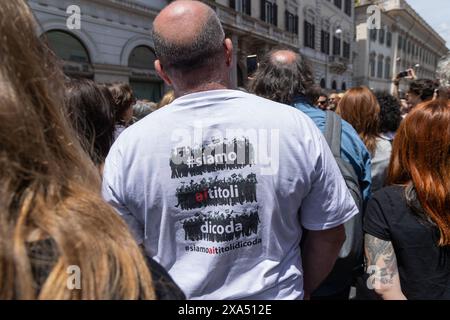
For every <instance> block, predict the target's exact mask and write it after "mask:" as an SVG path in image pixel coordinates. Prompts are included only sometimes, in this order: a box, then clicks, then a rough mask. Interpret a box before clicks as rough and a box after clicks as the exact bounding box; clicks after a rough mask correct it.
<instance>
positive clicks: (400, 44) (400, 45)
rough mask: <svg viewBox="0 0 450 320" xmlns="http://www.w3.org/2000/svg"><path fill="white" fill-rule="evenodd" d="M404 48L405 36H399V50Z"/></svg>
mask: <svg viewBox="0 0 450 320" xmlns="http://www.w3.org/2000/svg"><path fill="white" fill-rule="evenodd" d="M402 48H403V38H402V36H398V50H402Z"/></svg>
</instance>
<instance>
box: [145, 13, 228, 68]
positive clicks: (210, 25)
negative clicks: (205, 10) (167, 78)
mask: <svg viewBox="0 0 450 320" xmlns="http://www.w3.org/2000/svg"><path fill="white" fill-rule="evenodd" d="M224 39H225V33H224V31H223V28H222V25H221V23H220V20H219V18H218V17H217V15H216V14H215V13H214V11H212V12H211V14H210V16H209V17H208V19H207V20H206V22H205V24H204V25H203V26H202V28H201V30H200V31H199V32H198V34H197V36H196V37H195V38H194V39H193V41H186V42H185V43H181V44H180V43H174V42H171V41H169V40H168V39H165V38H164V37H163V35H161V34H159V33H158V32H157V31H156V29H155V28H153V42H154V47H155V52H156V56H157V57H158V59H159V60H160V61H161V64H162V65H163V66H164V68H165V69H166V70H170V69H175V70H179V71H182V72H187V71H192V70H196V69H199V68H202V67H204V66H208V65H211V64H214V63H215V62H216V61H217V55H218V54H220V53H221V52H222V49H223V41H224Z"/></svg>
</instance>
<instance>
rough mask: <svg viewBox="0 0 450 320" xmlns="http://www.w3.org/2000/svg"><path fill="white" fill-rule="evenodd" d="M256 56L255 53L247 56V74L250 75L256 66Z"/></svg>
mask: <svg viewBox="0 0 450 320" xmlns="http://www.w3.org/2000/svg"><path fill="white" fill-rule="evenodd" d="M257 58H258V57H257V56H256V54H253V55H250V56H247V75H248V76H251V75H253V73H255V71H256V69H257V68H258V59H257Z"/></svg>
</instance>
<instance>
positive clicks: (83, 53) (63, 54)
mask: <svg viewBox="0 0 450 320" xmlns="http://www.w3.org/2000/svg"><path fill="white" fill-rule="evenodd" d="M45 36H46V37H47V41H48V44H49V46H50V48H51V49H52V50H53V52H54V53H55V54H56V55H57V56H58V57H59V58H60V59H62V60H65V61H71V62H79V63H90V60H89V54H88V51H87V50H86V48H85V46H84V45H83V43H81V41H80V40H78V38H76V37H75V36H73V35H71V34H70V33H67V32H64V31H56V30H55V31H49V32H47V33H46V34H45Z"/></svg>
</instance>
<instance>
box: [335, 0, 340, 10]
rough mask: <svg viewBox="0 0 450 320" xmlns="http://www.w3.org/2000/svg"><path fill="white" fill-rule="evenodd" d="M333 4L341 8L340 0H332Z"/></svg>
mask: <svg viewBox="0 0 450 320" xmlns="http://www.w3.org/2000/svg"><path fill="white" fill-rule="evenodd" d="M334 5H335V6H336V7H338V8H339V9H341V8H342V0H334Z"/></svg>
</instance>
